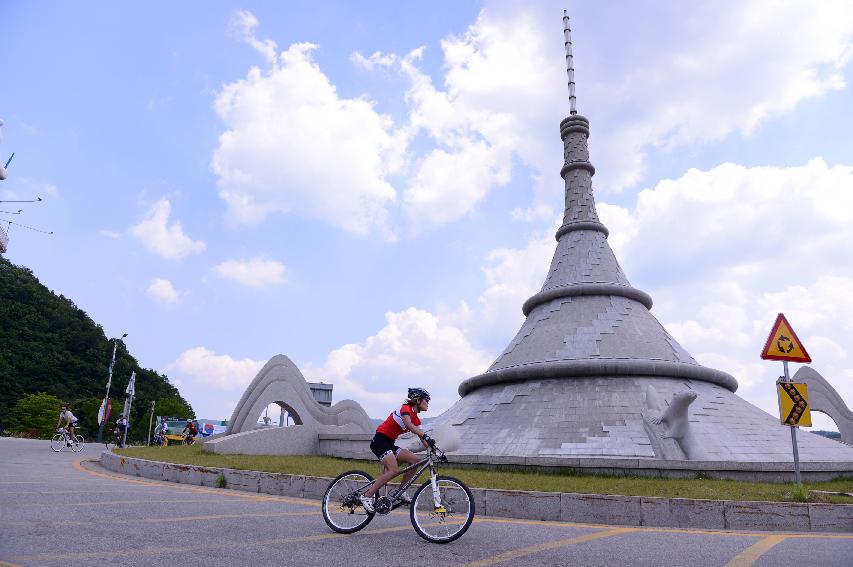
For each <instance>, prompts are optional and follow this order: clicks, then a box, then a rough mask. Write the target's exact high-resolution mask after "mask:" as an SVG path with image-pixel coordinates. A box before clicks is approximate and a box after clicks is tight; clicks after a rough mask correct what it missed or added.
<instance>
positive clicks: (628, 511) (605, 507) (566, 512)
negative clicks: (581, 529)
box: [560, 493, 642, 526]
mask: <svg viewBox="0 0 853 567" xmlns="http://www.w3.org/2000/svg"><path fill="white" fill-rule="evenodd" d="M560 519H561V520H562V521H564V522H588V523H592V524H616V525H620V526H639V525H640V524H641V522H642V506H641V502H640V499H639V498H632V497H630V496H607V495H602V494H570V493H562V494H561V495H560Z"/></svg>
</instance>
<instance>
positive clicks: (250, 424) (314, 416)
mask: <svg viewBox="0 0 853 567" xmlns="http://www.w3.org/2000/svg"><path fill="white" fill-rule="evenodd" d="M273 403H278V404H280V405H281V406H282V407H284V408H285V409H286V410H287V412H288V413H289V414H290V415H291V416H292V417H293V420H294V423H295V424H296V425H297V426H298V425H301V426H314V427H316V426H320V425H326V426H348V427H349V428H350V430H351V432H352V433H362V432H370V433H372V432H373V430H374V429H375V428H374V427H373V422H371V421H370V418H369V417H368V416H367V413H365V411H364V409H363V408H362V407H361V406H360V405H359V404H357V403H356V402H354V401H352V400H343V401H341V402H338V403H336V404H335V405H333V406H332V407H330V408H327V407H324V406H321V405H320V404H318V403H317V402H316V401H315V400H314V397H313V396H312V395H311V389H310V388H309V387H308V382H307V381H306V380H305V377H304V376H303V375H302V372H300V371H299V368H297V367H296V365H295V364H293V362H292V361H291V360H290V359H289V358H287V357H286V356H284V355H283V354H279V355H276V356H274V357H272V358H271V359H270V360H269V362H267V363H266V364H265V365H264V367H263V368H262V369H261V371H260V372H258V375H257V376H255V379H254V380H252V383H251V384H249V387H248V388H246V391H245V392H244V393H243V397H241V398H240V402H239V403H238V404H237V407H236V408H234V413H233V414H232V415H231V419H229V420H228V429H227V430H226V433H227V434H229V435H231V434H234V433H245V432H251V431H254V430H255V424H256V423H257V421H258V416H259V415H261V413H262V412H263V411H264V408H265V407H267V406H268V405H270V404H273Z"/></svg>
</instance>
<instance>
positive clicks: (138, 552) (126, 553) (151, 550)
mask: <svg viewBox="0 0 853 567" xmlns="http://www.w3.org/2000/svg"><path fill="white" fill-rule="evenodd" d="M410 529H412V526H410V525H405V526H396V527H393V528H379V529H376V530H369V531H361V532H356V533H354V534H349V535H345V534H339V533H327V534H318V535H309V536H294V537H283V538H275V539H266V540H259V541H240V542H233V541H231V542H227V543H212V544H208V545H192V546H186V547H147V548H141V549H126V550H121V551H91V552H77V553H56V554H50V553H44V554H39V555H17V556H15V557H13V558H12V559H15V560H16V561H53V560H58V559H89V558H100V557H137V556H142V555H160V554H164V553H190V552H193V551H202V550H212V549H233V548H235V547H244V546H268V545H284V544H287V543H303V542H312V541H323V540H327V539H338V538H342V537H355V536H368V535H379V534H387V533H393V532H400V531H404V530H410Z"/></svg>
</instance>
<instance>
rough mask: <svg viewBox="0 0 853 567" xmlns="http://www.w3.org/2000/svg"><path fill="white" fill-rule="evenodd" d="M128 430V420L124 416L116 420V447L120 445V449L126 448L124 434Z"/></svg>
mask: <svg viewBox="0 0 853 567" xmlns="http://www.w3.org/2000/svg"><path fill="white" fill-rule="evenodd" d="M126 430H127V418H126V417H124V416H121V417H119V418H118V419H117V420H116V427H115V430H114V431H115V438H116V445H118V446H119V447H124V432H125V431H126Z"/></svg>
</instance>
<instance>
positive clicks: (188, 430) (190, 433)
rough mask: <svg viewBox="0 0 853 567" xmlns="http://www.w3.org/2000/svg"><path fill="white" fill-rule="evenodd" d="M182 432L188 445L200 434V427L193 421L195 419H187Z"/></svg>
mask: <svg viewBox="0 0 853 567" xmlns="http://www.w3.org/2000/svg"><path fill="white" fill-rule="evenodd" d="M181 434H182V435H183V436H184V439H186V441H187V445H192V444H193V443H195V436H196V435H198V427H196V425H195V423H193V420H191V419H188V420H187V424H186V425H185V426H184V429H183V431H181Z"/></svg>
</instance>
